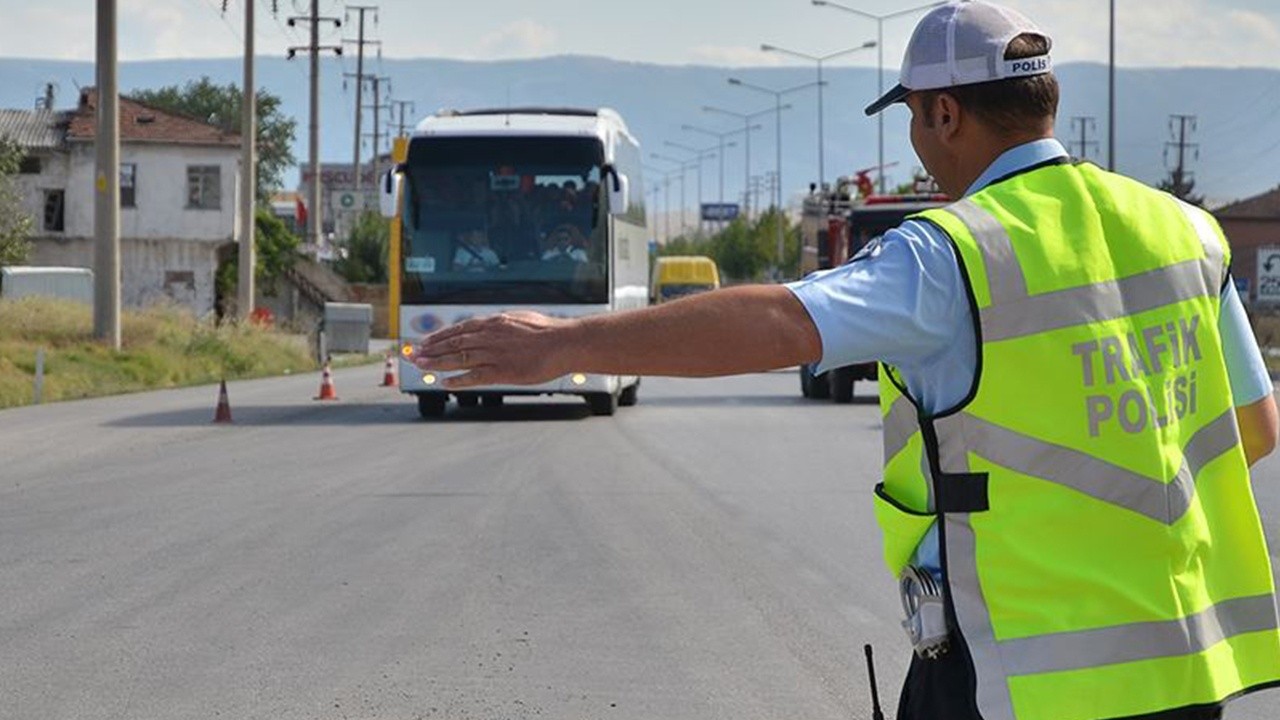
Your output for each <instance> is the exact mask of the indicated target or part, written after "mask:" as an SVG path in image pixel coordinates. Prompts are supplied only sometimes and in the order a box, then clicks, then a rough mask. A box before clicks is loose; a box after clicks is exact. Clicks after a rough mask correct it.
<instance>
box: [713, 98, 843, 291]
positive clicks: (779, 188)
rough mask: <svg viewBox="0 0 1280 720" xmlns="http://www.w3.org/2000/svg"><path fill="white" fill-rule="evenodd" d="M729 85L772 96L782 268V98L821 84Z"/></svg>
mask: <svg viewBox="0 0 1280 720" xmlns="http://www.w3.org/2000/svg"><path fill="white" fill-rule="evenodd" d="M729 84H730V85H736V86H738V87H742V88H746V89H748V90H755V91H756V92H760V93H765V94H766V95H772V96H773V99H774V102H775V106H776V110H777V113H778V119H777V147H776V150H777V165H776V168H777V169H776V170H775V171H774V172H775V173H776V174H777V177H778V181H777V182H778V184H777V187H776V189H775V191H774V200H775V202H776V203H777V204H776V205H775V207H776V209H777V212H778V214H779V217H778V218H775V225H776V226H777V228H778V233H777V234H778V266H779V267H781V266H782V225H783V222H782V217H784V216H785V212H784V211H783V207H782V96H783V95H787V94H789V93H793V92H799V91H801V90H807V89H809V88H811V87H814V86H815V85H816V86H819V87H821V83H816V82H811V83H805V84H803V85H796V86H794V87H789V88H785V89H783V90H774V89H773V88H767V87H764V86H763V85H756V84H755V83H749V82H747V81H745V80H742V79H740V78H729Z"/></svg>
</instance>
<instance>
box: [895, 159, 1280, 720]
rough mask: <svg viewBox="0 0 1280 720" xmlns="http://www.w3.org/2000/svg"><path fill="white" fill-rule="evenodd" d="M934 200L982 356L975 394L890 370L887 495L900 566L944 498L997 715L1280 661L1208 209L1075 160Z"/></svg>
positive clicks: (1200, 687) (982, 683)
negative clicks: (923, 401)
mask: <svg viewBox="0 0 1280 720" xmlns="http://www.w3.org/2000/svg"><path fill="white" fill-rule="evenodd" d="M1108 207H1123V208H1125V210H1126V213H1125V216H1124V217H1113V216H1112V215H1111V214H1110V213H1109V212H1108V211H1105V210H1104V209H1105V208H1108ZM923 217H924V218H925V219H928V220H930V221H932V222H934V223H935V224H936V225H938V226H939V227H940V228H942V229H943V230H944V231H945V232H947V234H948V235H950V236H951V238H952V240H953V241H954V243H955V246H956V250H957V256H958V257H959V259H960V264H961V268H962V271H963V273H964V275H965V279H966V283H967V284H968V286H969V291H970V294H971V296H972V301H973V305H974V308H973V309H974V314H975V319H976V321H977V323H976V325H977V327H976V328H975V332H977V333H978V339H979V345H978V348H979V352H980V353H981V354H980V358H979V361H980V362H979V368H980V369H979V374H978V377H977V378H976V382H977V386H976V387H975V388H974V392H973V393H972V397H970V398H969V399H968V400H967V401H966V402H965V403H964V404H963V405H962V407H959V408H952V409H947V410H945V412H944V413H942V414H940V415H935V416H933V417H927V416H926V417H924V418H923V419H922V418H921V417H920V413H919V412H918V410H917V409H916V407H915V405H913V404H912V402H911V401H910V399H909V398H908V397H906V396H905V394H904V393H905V387H903V386H902V384H901V383H898V384H896V385H895V384H894V383H892V382H891V381H890V380H889V376H890V372H884V373H882V374H881V378H882V379H881V391H882V392H881V396H882V418H883V422H884V452H885V479H884V482H883V483H882V485H881V487H878V488H877V496H878V497H877V503H876V505H877V507H876V516H877V520H878V521H880V523H881V525H882V527H883V528H884V530H885V558H886V561H887V562H888V564H889V566H890V569H891V570H893V571H894V572H895V573H897V572H899V571H900V570H901V568H902V565H903V564H905V562H906V561H907V559H908V558H909V557H910V553H911V551H913V550H914V543H918V542H919V536H921V535H922V534H923V530H921V528H927V525H928V521H929V519H930V518H933V517H937V516H940V517H941V518H942V519H943V522H942V525H941V532H940V535H941V538H942V541H943V545H944V552H943V556H944V563H945V573H946V580H947V586H948V590H949V599H950V601H951V603H952V606H953V609H954V611H955V616H956V620H957V623H958V626H959V628H958V629H959V632H960V634H961V635H962V636H963V639H964V642H963V645H962V646H961V647H963V648H967V650H968V653H969V656H970V658H971V659H972V661H973V666H974V670H975V675H976V678H975V679H976V690H975V697H974V701H975V703H976V706H977V708H978V710H979V712H980V713H981V715H982V717H983V718H984V720H1095V719H1097V718H1112V717H1123V716H1129V715H1140V714H1145V713H1150V712H1157V711H1160V710H1166V709H1172V708H1176V707H1183V706H1188V705H1196V704H1204V703H1211V702H1218V701H1220V700H1222V699H1224V698H1226V697H1229V696H1232V695H1235V694H1238V693H1240V692H1243V691H1247V690H1249V689H1251V688H1256V687H1258V686H1262V685H1266V684H1268V683H1274V682H1276V681H1277V680H1278V679H1280V631H1277V627H1278V626H1280V622H1277V614H1276V608H1275V604H1274V598H1273V595H1272V582H1271V573H1270V564H1269V558H1268V555H1267V551H1266V547H1265V543H1264V541H1263V538H1262V533H1261V524H1260V521H1259V519H1258V516H1257V510H1256V507H1255V506H1254V504H1253V499H1252V495H1251V493H1250V491H1249V486H1248V471H1247V468H1246V467H1245V463H1244V456H1243V451H1242V449H1241V446H1240V438H1239V432H1238V429H1237V427H1236V420H1235V413H1234V409H1233V407H1232V404H1231V402H1230V390H1229V386H1228V384H1227V381H1226V373H1225V367H1224V366H1223V363H1222V359H1221V347H1220V339H1219V338H1218V336H1217V311H1218V297H1219V291H1220V287H1221V285H1222V282H1223V280H1224V278H1225V275H1224V273H1225V267H1226V264H1227V253H1228V249H1227V247H1226V245H1225V239H1224V238H1223V237H1222V236H1221V234H1220V231H1219V230H1218V229H1217V228H1216V225H1215V224H1214V223H1213V221H1212V219H1211V218H1210V217H1209V216H1208V215H1207V214H1206V213H1204V212H1203V211H1202V210H1199V209H1198V208H1193V207H1191V206H1188V205H1185V204H1182V203H1180V202H1176V201H1174V200H1172V199H1171V198H1170V197H1169V196H1167V195H1164V194H1161V193H1156V192H1154V191H1151V190H1149V189H1146V188H1143V187H1141V186H1138V185H1137V184H1136V183H1133V182H1132V181H1129V180H1127V179H1124V178H1120V177H1119V176H1114V175H1110V174H1107V173H1104V172H1102V171H1100V170H1097V169H1096V168H1092V167H1089V166H1081V167H1076V166H1065V165H1064V166H1054V167H1046V168H1041V169H1038V170H1034V171H1031V172H1028V173H1025V174H1024V175H1020V176H1016V177H1014V178H1012V179H1010V180H1007V181H1004V182H1001V183H998V184H997V185H994V186H991V187H989V188H987V189H985V190H983V191H981V192H979V193H977V194H976V195H974V196H972V197H970V198H967V199H965V200H962V201H960V202H958V203H955V204H953V205H951V206H949V207H947V208H945V209H941V210H933V211H928V212H926V213H924V214H923ZM1128 218H1134V220H1133V221H1129V220H1128ZM1126 222H1141V223H1142V225H1141V226H1135V225H1133V224H1126ZM921 422H923V423H924V424H925V427H924V428H922V427H921ZM924 440H929V441H930V442H931V443H932V450H931V452H926V450H927V448H926V447H925V443H924V442H923V441H924ZM930 455H932V456H933V460H932V461H931V460H930ZM931 463H932V464H931ZM922 464H923V467H922ZM975 498H977V499H976V500H975Z"/></svg>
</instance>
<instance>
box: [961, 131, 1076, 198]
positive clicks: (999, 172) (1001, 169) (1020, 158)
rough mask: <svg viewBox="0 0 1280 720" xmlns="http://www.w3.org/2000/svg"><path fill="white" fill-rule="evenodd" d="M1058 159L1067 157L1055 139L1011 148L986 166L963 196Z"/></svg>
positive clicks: (1034, 141) (1036, 141) (1064, 150)
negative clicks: (1008, 176)
mask: <svg viewBox="0 0 1280 720" xmlns="http://www.w3.org/2000/svg"><path fill="white" fill-rule="evenodd" d="M1060 157H1068V155H1067V149H1066V148H1064V147H1063V146H1062V143H1060V142H1058V141H1057V139H1055V138H1042V139H1040V140H1032V141H1031V142H1029V143H1023V144H1022V145H1018V146H1015V147H1011V148H1009V149H1008V150H1005V151H1004V152H1003V153H1001V154H1000V157H998V158H996V159H995V162H993V163H991V164H990V165H988V166H987V169H986V170H983V171H982V174H981V175H979V176H978V179H977V180H974V181H973V184H972V185H970V186H969V189H968V190H966V191H965V193H964V194H965V195H966V196H969V195H972V194H974V193H976V192H978V191H979V190H981V189H983V188H985V187H986V186H988V185H990V184H991V183H993V182H995V181H996V180H999V179H1000V178H1002V177H1005V176H1006V175H1012V174H1014V173H1016V172H1018V171H1019V170H1026V169H1027V168H1029V167H1031V166H1032V165H1039V164H1040V163H1042V162H1048V161H1049V160H1053V159H1055V158H1060Z"/></svg>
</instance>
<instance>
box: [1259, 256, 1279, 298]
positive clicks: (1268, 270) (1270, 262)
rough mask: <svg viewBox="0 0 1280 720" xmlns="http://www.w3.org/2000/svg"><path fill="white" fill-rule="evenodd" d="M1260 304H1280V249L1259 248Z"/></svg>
mask: <svg viewBox="0 0 1280 720" xmlns="http://www.w3.org/2000/svg"><path fill="white" fill-rule="evenodd" d="M1258 302H1280V247H1275V246H1272V247H1260V248H1258Z"/></svg>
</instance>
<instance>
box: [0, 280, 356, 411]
mask: <svg viewBox="0 0 1280 720" xmlns="http://www.w3.org/2000/svg"><path fill="white" fill-rule="evenodd" d="M121 324H122V327H121V329H122V342H121V346H122V349H121V350H120V351H118V352H117V351H114V350H110V349H108V348H106V347H104V346H103V345H102V344H101V343H99V342H97V341H95V340H94V339H93V317H92V311H91V310H90V308H89V307H88V306H86V305H82V304H79V303H74V302H69V301H64V300H54V299H48V298H23V299H19V300H0V408H6V407H14V406H18V405H29V404H31V402H32V401H33V397H34V392H33V390H34V380H35V367H36V353H37V351H38V350H39V349H41V348H43V349H44V353H45V361H44V391H43V400H44V401H45V402H51V401H56V400H71V399H79V398H88V397H99V396H103V395H116V394H120V393H128V392H137V391H141V390H156V389H161V388H172V387H182V386H187V385H200V384H206V383H212V382H217V381H218V380H221V379H224V378H225V379H227V380H238V379H245V378H255V377H266V376H271V375H281V374H287V373H291V372H305V371H311V370H315V369H316V367H317V366H316V363H315V360H314V359H313V358H312V357H311V355H310V353H309V350H308V347H307V344H306V343H305V342H304V341H300V340H299V339H298V338H297V337H294V336H289V335H285V334H282V333H278V332H274V331H272V330H268V329H264V328H260V327H256V326H253V325H250V324H235V325H232V324H227V325H222V326H215V325H214V324H213V323H212V322H209V321H201V320H197V319H196V318H195V317H193V316H192V315H191V313H190V312H188V311H185V310H183V309H180V308H177V307H172V306H157V307H152V308H148V309H146V310H137V311H132V310H127V311H125V312H124V314H123V316H122V318H121ZM345 360H346V362H343V363H342V364H344V365H346V364H352V361H357V359H356V358H349V359H345ZM364 360H365V358H364V356H360V357H359V359H358V361H364Z"/></svg>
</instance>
